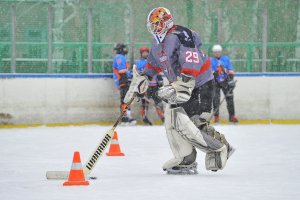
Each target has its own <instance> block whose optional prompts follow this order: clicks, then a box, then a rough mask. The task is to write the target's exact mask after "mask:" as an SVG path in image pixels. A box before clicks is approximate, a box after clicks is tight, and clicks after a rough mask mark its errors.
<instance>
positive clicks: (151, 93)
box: [135, 47, 164, 126]
mask: <svg viewBox="0 0 300 200" xmlns="http://www.w3.org/2000/svg"><path fill="white" fill-rule="evenodd" d="M140 54H141V58H140V60H138V61H137V62H136V63H135V64H136V66H137V70H138V72H139V73H141V72H142V71H143V70H144V68H145V66H146V64H147V57H148V54H149V48H148V47H141V48H140ZM161 86H163V79H162V76H161V75H160V74H158V75H156V76H154V77H153V78H152V79H151V80H149V87H148V90H147V92H146V95H145V97H144V98H143V99H142V104H141V109H140V113H141V115H142V118H143V122H144V123H145V124H147V125H150V126H151V125H152V122H151V121H150V120H149V119H148V117H147V113H148V108H149V101H150V100H151V99H153V101H154V104H155V109H156V113H157V115H158V117H159V118H160V119H161V121H162V122H164V110H163V102H162V100H161V99H160V98H158V96H157V95H156V93H157V91H158V89H159V87H161Z"/></svg>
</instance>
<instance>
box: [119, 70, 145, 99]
mask: <svg viewBox="0 0 300 200" xmlns="http://www.w3.org/2000/svg"><path fill="white" fill-rule="evenodd" d="M132 73H133V78H132V81H131V84H130V87H129V90H128V91H127V93H126V96H125V98H124V102H125V103H128V102H129V101H130V99H131V98H132V97H133V95H134V93H138V94H143V93H145V92H146V91H147V89H148V86H149V82H148V80H147V78H146V77H145V76H141V75H140V74H139V72H138V71H137V67H136V65H133V69H132Z"/></svg>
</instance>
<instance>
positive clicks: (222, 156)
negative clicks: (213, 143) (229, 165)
mask: <svg viewBox="0 0 300 200" xmlns="http://www.w3.org/2000/svg"><path fill="white" fill-rule="evenodd" d="M227 157H228V152H227V148H226V146H225V145H224V146H223V147H222V148H221V149H219V150H217V151H211V152H207V153H206V156H205V167H206V169H207V170H212V171H218V170H221V169H223V168H224V167H225V165H226V162H227V159H228V158H227Z"/></svg>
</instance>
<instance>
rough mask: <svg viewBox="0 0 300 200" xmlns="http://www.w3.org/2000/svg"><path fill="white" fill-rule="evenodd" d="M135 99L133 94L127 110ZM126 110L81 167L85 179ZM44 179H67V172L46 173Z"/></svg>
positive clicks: (108, 142) (109, 140)
mask: <svg viewBox="0 0 300 200" xmlns="http://www.w3.org/2000/svg"><path fill="white" fill-rule="evenodd" d="M135 97H136V94H134V95H133V97H132V98H131V99H130V101H129V102H128V103H127V104H126V108H128V106H130V104H131V103H132V102H133V100H134V98H135ZM126 110H127V109H124V110H122V112H121V114H120V116H119V118H118V119H117V121H116V122H115V123H114V125H113V126H112V128H111V129H110V130H108V131H107V132H106V133H105V135H104V137H103V138H102V139H101V141H100V142H99V144H98V145H97V147H96V149H95V150H94V151H93V153H92V155H91V156H90V158H89V159H88V160H87V162H86V163H85V165H84V167H83V172H84V175H85V176H86V177H87V176H88V175H89V174H90V173H91V172H92V170H93V168H94V167H95V165H96V163H97V161H98V160H99V159H100V157H101V156H102V154H103V152H104V151H105V149H106V148H107V146H108V145H109V144H110V142H111V140H112V137H113V135H114V131H115V129H116V127H117V126H118V124H119V123H120V122H121V120H122V118H123V116H124V115H125V113H126ZM46 177H47V179H68V177H69V171H47V172H46Z"/></svg>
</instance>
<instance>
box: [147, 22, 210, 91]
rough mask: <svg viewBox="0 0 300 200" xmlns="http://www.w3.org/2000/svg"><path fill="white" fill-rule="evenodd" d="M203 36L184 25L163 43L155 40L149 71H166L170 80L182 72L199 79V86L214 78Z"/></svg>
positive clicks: (169, 32)
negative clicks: (202, 48) (204, 47)
mask: <svg viewBox="0 0 300 200" xmlns="http://www.w3.org/2000/svg"><path fill="white" fill-rule="evenodd" d="M201 45H202V42H201V39H200V37H199V35H198V34H197V33H196V32H194V31H191V30H190V29H188V28H185V27H183V26H178V25H175V26H173V27H172V28H171V29H170V30H169V31H168V33H167V35H166V36H165V39H164V40H163V41H162V42H159V40H156V39H155V38H154V39H153V41H152V46H151V50H150V52H149V55H148V58H147V65H146V67H145V70H144V72H145V74H146V75H148V76H150V77H153V76H154V75H156V74H157V73H159V72H161V71H162V72H163V73H164V75H165V76H166V77H167V78H168V80H169V82H174V81H176V79H177V77H178V76H180V74H181V73H184V74H187V75H191V76H193V77H195V79H196V86H195V87H196V88H197V87H200V86H201V85H203V84H204V83H206V82H208V81H210V80H212V79H213V74H212V70H211V63H210V59H209V57H208V56H207V55H205V54H204V53H203V52H202V51H201V50H200V48H201Z"/></svg>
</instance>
